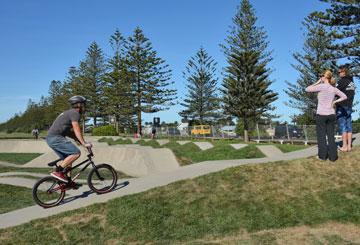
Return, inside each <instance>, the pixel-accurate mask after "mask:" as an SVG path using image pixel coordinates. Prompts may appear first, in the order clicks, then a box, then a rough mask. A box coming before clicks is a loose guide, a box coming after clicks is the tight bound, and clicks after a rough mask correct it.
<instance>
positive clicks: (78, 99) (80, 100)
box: [69, 95, 88, 105]
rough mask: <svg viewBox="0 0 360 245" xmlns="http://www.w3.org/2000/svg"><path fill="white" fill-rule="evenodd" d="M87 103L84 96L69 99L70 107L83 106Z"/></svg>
mask: <svg viewBox="0 0 360 245" xmlns="http://www.w3.org/2000/svg"><path fill="white" fill-rule="evenodd" d="M87 101H88V100H87V99H86V98H85V97H84V96H81V95H75V96H73V97H71V98H70V99H69V103H70V104H71V105H75V104H77V103H82V104H85V103H86V102H87Z"/></svg>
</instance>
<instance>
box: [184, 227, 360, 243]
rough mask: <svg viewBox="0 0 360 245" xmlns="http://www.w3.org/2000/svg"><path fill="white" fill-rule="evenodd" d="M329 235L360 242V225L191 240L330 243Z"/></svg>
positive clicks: (243, 233) (283, 230)
mask: <svg viewBox="0 0 360 245" xmlns="http://www.w3.org/2000/svg"><path fill="white" fill-rule="evenodd" d="M329 237H337V238H338V239H340V240H342V241H344V242H347V243H360V226H357V225H355V224H342V223H334V222H330V223H326V224H323V225H319V226H314V227H310V226H297V227H291V228H286V229H272V230H263V231H259V232H254V233H248V232H247V231H245V230H241V231H239V232H238V233H236V234H234V235H231V236H226V237H220V238H219V237H212V236H208V237H204V238H203V239H196V240H194V241H189V242H191V243H195V244H196V243H207V244H239V243H250V244H253V243H254V244H258V243H267V244H268V243H270V244H284V245H285V244H286V245H288V244H312V243H323V244H328V243H329V240H328V239H329Z"/></svg>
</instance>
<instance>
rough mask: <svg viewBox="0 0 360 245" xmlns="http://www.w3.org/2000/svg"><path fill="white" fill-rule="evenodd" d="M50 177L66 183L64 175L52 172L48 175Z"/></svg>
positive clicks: (66, 178)
mask: <svg viewBox="0 0 360 245" xmlns="http://www.w3.org/2000/svg"><path fill="white" fill-rule="evenodd" d="M50 175H51V176H52V177H54V178H57V179H58V180H60V181H62V182H65V183H67V182H68V177H66V176H65V174H64V173H63V172H56V171H55V172H52V173H51V174H50Z"/></svg>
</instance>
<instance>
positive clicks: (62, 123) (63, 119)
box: [48, 109, 80, 136]
mask: <svg viewBox="0 0 360 245" xmlns="http://www.w3.org/2000/svg"><path fill="white" fill-rule="evenodd" d="M79 121H80V113H79V112H78V111H77V110H75V109H70V110H67V111H64V112H63V113H61V114H60V115H59V116H58V117H57V118H56V119H55V121H54V123H53V124H52V125H51V127H50V129H49V131H48V136H54V135H61V136H70V135H71V128H72V122H79Z"/></svg>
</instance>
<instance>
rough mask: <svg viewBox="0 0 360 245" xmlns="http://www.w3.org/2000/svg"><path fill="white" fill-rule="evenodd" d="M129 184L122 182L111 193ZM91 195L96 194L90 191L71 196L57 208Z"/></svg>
mask: <svg viewBox="0 0 360 245" xmlns="http://www.w3.org/2000/svg"><path fill="white" fill-rule="evenodd" d="M129 184H130V182H129V181H124V182H122V183H118V184H117V185H116V186H115V188H114V190H112V191H111V192H113V191H117V190H120V189H122V188H124V187H126V186H128V185H129ZM107 193H110V192H107ZM92 194H96V193H95V192H94V191H92V190H88V191H84V192H83V193H82V194H79V195H76V196H71V197H68V198H64V200H63V201H62V202H61V203H60V204H59V205H58V206H60V205H64V204H66V203H70V202H73V201H75V200H77V199H80V198H86V197H88V196H90V195H92ZM98 195H102V194H98Z"/></svg>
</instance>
